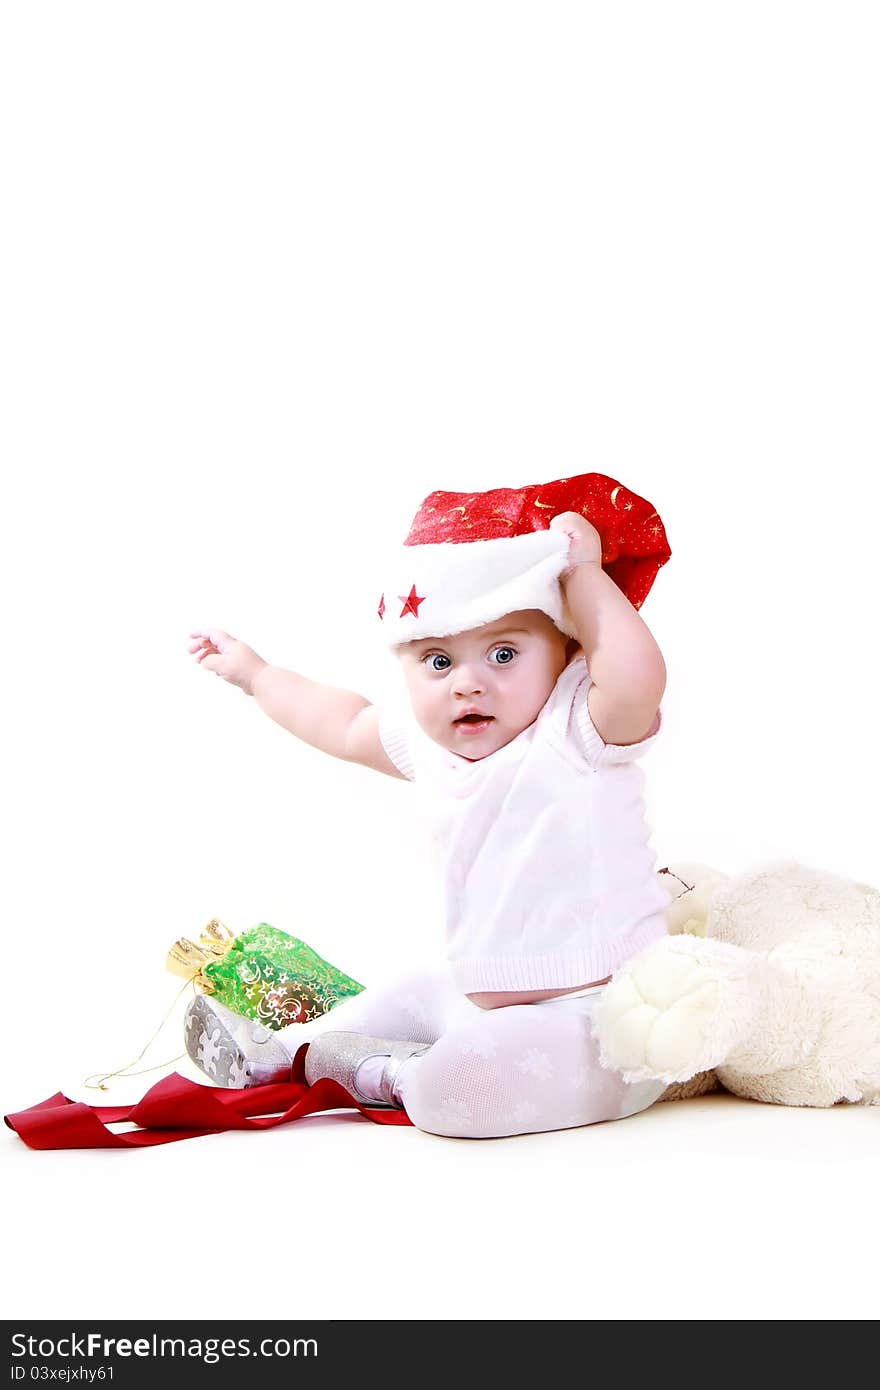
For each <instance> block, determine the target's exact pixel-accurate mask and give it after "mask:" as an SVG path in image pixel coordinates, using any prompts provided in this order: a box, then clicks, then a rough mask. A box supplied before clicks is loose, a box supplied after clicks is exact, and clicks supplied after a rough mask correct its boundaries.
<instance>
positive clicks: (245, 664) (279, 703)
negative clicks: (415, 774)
mask: <svg viewBox="0 0 880 1390" xmlns="http://www.w3.org/2000/svg"><path fill="white" fill-rule="evenodd" d="M190 636H191V637H192V638H193V639H194V640H193V643H192V645H191V646H190V647H189V651H191V652H194V653H196V660H197V661H198V662H199V663H200V664H201V665H202V666H204V667H205V668H206V669H207V670H208V671H213V672H214V673H215V674H216V675H218V676H222V677H223V679H224V680H226V681H229V683H230V684H231V685H237V686H238V687H239V688H240V689H241V690H243V691H244V692H245V694H246V695H251V696H253V698H254V699H255V700H256V702H257V704H258V705H259V706H260V708H261V709H262V710H263V711H264V713H266V714H268V716H269V718H270V719H274V721H275V723H276V724H280V725H281V727H282V728H283V729H287V730H288V732H289V733H291V734H294V735H295V736H296V737H297V738H299V739H302V741H303V742H304V743H308V744H311V746H312V747H313V748H318V749H320V751H321V752H322V753H329V754H330V755H331V757H334V758H342V759H344V760H345V761H346V762H355V763H360V764H362V766H364V767H371V768H373V769H374V770H375V771H376V772H384V773H387V775H388V776H389V777H398V778H402V777H403V774H402V773H401V772H399V771H398V769H397V768H396V767H395V765H394V763H392V761H391V759H390V758H389V757H388V754H387V753H386V752H385V749H384V748H383V747H382V742H381V740H380V738H379V715H380V710H379V708H378V706H376V705H373V704H371V703H370V701H369V700H365V699H364V697H363V695H356V694H355V693H354V691H352V690H340V689H338V688H337V687H336V686H332V685H321V684H320V683H319V682H318V681H313V680H309V678H308V676H301V675H299V674H298V673H297V672H296V671H285V670H284V669H283V668H282V667H280V666H270V665H269V663H268V662H267V661H264V660H263V658H262V657H261V656H259V655H258V654H257V653H256V652H255V651H254V649H253V647H249V646H247V645H246V644H245V643H244V642H239V641H238V640H237V639H236V638H235V637H232V636H230V634H229V633H228V632H224V631H223V629H222V628H218V627H212V628H207V629H206V630H205V631H203V632H192V633H190ZM404 780H406V779H404Z"/></svg>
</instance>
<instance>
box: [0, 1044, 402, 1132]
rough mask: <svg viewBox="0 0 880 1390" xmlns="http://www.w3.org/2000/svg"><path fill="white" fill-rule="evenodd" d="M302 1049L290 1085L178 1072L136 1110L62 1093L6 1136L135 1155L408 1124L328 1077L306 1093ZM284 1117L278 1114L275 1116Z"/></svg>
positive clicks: (19, 1117)
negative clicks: (117, 1130)
mask: <svg viewBox="0 0 880 1390" xmlns="http://www.w3.org/2000/svg"><path fill="white" fill-rule="evenodd" d="M307 1050H308V1043H303V1044H302V1046H301V1047H300V1048H299V1050H298V1051H297V1053H296V1056H295V1057H294V1059H293V1067H292V1070H291V1077H292V1080H290V1081H285V1082H281V1083H278V1082H276V1083H273V1084H272V1085H271V1086H248V1087H247V1088H246V1089H244V1090H231V1089H228V1088H225V1087H219V1086H201V1085H199V1084H198V1082H195V1081H189V1080H187V1078H186V1077H185V1076H180V1075H179V1074H178V1073H177V1072H174V1073H172V1075H171V1076H166V1077H163V1079H162V1080H161V1081H157V1083H156V1085H155V1086H152V1087H151V1088H150V1090H149V1091H147V1093H146V1095H145V1096H143V1097H142V1098H141V1100H139V1101H137V1102H136V1103H135V1104H134V1105H108V1106H104V1105H86V1104H84V1103H82V1102H80V1101H72V1100H68V1098H67V1096H65V1095H63V1094H62V1092H61V1091H57V1092H56V1093H55V1095H54V1096H49V1098H48V1100H42V1101H40V1102H39V1104H38V1105H32V1106H30V1107H29V1108H28V1109H27V1110H18V1111H16V1113H15V1114H13V1115H4V1117H3V1118H4V1120H5V1121H6V1123H7V1124H8V1126H9V1128H10V1129H14V1130H15V1132H16V1134H17V1135H18V1136H19V1138H20V1139H23V1140H24V1142H25V1143H26V1144H27V1145H28V1146H29V1147H30V1148H32V1149H140V1148H144V1147H146V1146H149V1145H152V1144H173V1143H175V1141H176V1140H178V1139H199V1138H201V1136H202V1135H203V1134H221V1133H222V1132H223V1131H224V1130H228V1129H273V1128H274V1127H275V1125H284V1124H288V1123H289V1122H290V1121H291V1120H298V1119H300V1117H301V1116H303V1115H313V1114H315V1112H316V1111H320V1110H359V1111H360V1112H361V1114H362V1115H365V1116H366V1118H367V1119H368V1120H372V1121H373V1123H374V1124H379V1125H411V1124H412V1120H411V1119H410V1118H409V1117H408V1115H407V1114H406V1112H405V1111H404V1110H381V1109H380V1110H373V1109H369V1108H368V1107H366V1106H363V1105H360V1104H359V1103H358V1102H357V1101H356V1100H355V1099H354V1098H353V1096H350V1095H349V1094H348V1092H347V1091H346V1090H345V1089H344V1088H343V1087H342V1086H340V1085H339V1083H338V1081H331V1079H330V1078H329V1077H325V1078H323V1079H322V1080H321V1081H316V1082H315V1084H314V1086H309V1084H308V1082H307V1081H306V1078H305V1068H304V1063H305V1055H306V1052H307ZM279 1112H281V1113H279ZM122 1120H129V1121H132V1122H133V1123H134V1124H136V1125H140V1129H137V1130H131V1131H130V1132H128V1133H127V1134H114V1133H113V1131H112V1130H110V1129H108V1128H107V1126H108V1125H110V1124H118V1123H119V1122H120V1121H122Z"/></svg>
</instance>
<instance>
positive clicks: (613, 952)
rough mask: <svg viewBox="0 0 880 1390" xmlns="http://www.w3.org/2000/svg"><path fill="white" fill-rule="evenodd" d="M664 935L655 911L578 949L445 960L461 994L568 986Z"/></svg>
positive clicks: (598, 975)
mask: <svg viewBox="0 0 880 1390" xmlns="http://www.w3.org/2000/svg"><path fill="white" fill-rule="evenodd" d="M666 935H667V926H666V917H665V915H664V914H663V913H657V914H656V915H655V916H652V917H649V918H646V920H645V921H644V922H640V923H639V926H638V927H637V928H636V929H635V930H634V931H632V932H630V933H629V934H628V935H627V936H624V937H612V938H611V939H610V940H607V941H603V942H600V943H597V944H595V945H594V946H592V947H591V948H589V949H585V950H582V951H567V952H563V953H558V954H553V955H546V956H486V957H483V958H478V957H463V958H460V959H457V960H456V959H453V958H450V965H451V967H452V974H453V978H454V980H455V983H456V985H457V986H458V988H459V989H460V990H461V991H462V993H463V994H476V993H479V992H480V991H482V990H486V991H492V990H497V991H504V992H506V991H507V990H518V989H522V990H532V989H568V988H571V987H573V986H574V985H584V984H590V983H592V982H593V981H594V980H604V979H606V978H607V976H609V975H613V974H614V972H615V970H617V969H618V968H619V967H620V966H621V965H622V964H623V962H624V961H625V960H628V959H629V957H630V956H633V955H635V954H636V952H638V951H641V950H642V949H643V948H644V947H645V946H649V945H650V944H651V942H652V941H657V940H659V938H660V937H661V936H666Z"/></svg>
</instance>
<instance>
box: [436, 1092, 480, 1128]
mask: <svg viewBox="0 0 880 1390" xmlns="http://www.w3.org/2000/svg"><path fill="white" fill-rule="evenodd" d="M439 1118H440V1122H441V1124H445V1123H447V1122H448V1121H449V1120H470V1119H472V1118H473V1116H472V1114H471V1111H470V1108H469V1107H468V1106H467V1105H465V1103H464V1101H463V1100H456V1098H455V1096H444V1097H443V1100H442V1101H441V1102H440V1111H439Z"/></svg>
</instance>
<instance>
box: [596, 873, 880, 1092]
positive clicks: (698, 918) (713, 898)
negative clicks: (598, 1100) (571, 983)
mask: <svg viewBox="0 0 880 1390" xmlns="http://www.w3.org/2000/svg"><path fill="white" fill-rule="evenodd" d="M657 878H658V882H660V883H661V884H662V886H663V887H664V888H665V889H666V891H667V893H668V896H669V906H668V908H667V909H666V918H667V926H668V929H669V935H668V936H665V937H662V938H660V940H658V941H655V942H653V943H652V944H651V945H650V946H648V947H647V948H646V949H645V950H643V951H640V952H638V953H637V954H636V955H635V956H632V957H631V958H630V959H629V960H628V961H626V962H625V964H624V965H623V966H622V967H621V968H620V969H619V970H618V971H617V972H616V973H615V975H614V977H613V979H612V981H611V983H610V984H609V985H608V986H607V987H606V989H605V991H604V994H603V996H602V998H601V1000H600V1003H599V1005H598V1007H597V1009H596V1011H595V1014H594V1016H593V1021H592V1030H593V1037H594V1039H595V1040H596V1042H597V1043H598V1046H599V1051H600V1057H601V1061H602V1064H603V1065H604V1066H607V1067H611V1068H615V1069H617V1070H619V1071H620V1072H622V1073H623V1076H624V1078H625V1079H626V1080H627V1081H642V1080H646V1079H648V1078H653V1079H656V1080H663V1081H668V1082H669V1083H670V1085H669V1087H668V1088H667V1090H666V1091H665V1092H664V1093H663V1095H662V1096H661V1097H660V1099H661V1100H663V1101H665V1100H684V1099H688V1098H690V1097H692V1096H697V1095H703V1094H705V1093H706V1092H707V1091H712V1090H715V1089H718V1088H719V1087H723V1088H724V1089H725V1090H727V1091H731V1092H732V1093H733V1094H734V1095H738V1096H744V1097H746V1098H748V1099H750V1100H760V1101H767V1102H769V1103H770V1104H774V1105H812V1106H831V1105H837V1104H838V1103H840V1102H842V1101H848V1102H850V1103H853V1104H863V1105H877V1104H880V891H878V890H877V889H876V888H873V887H871V886H870V885H869V884H867V883H856V882H854V881H853V880H851V879H847V878H842V877H838V876H837V875H835V874H831V873H827V872H825V871H823V870H821V869H816V868H812V867H808V866H807V865H804V864H801V863H799V862H797V861H796V860H793V859H780V860H778V861H775V862H772V863H769V864H766V865H763V866H761V867H758V868H754V869H751V870H748V871H746V872H744V873H741V874H738V875H735V876H728V875H725V874H723V873H720V872H718V871H717V870H716V869H712V868H710V867H709V866H708V865H706V864H701V863H691V862H684V861H682V862H681V863H678V864H675V865H669V866H667V868H665V869H661V870H660V871H659V872H658V874H657Z"/></svg>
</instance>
